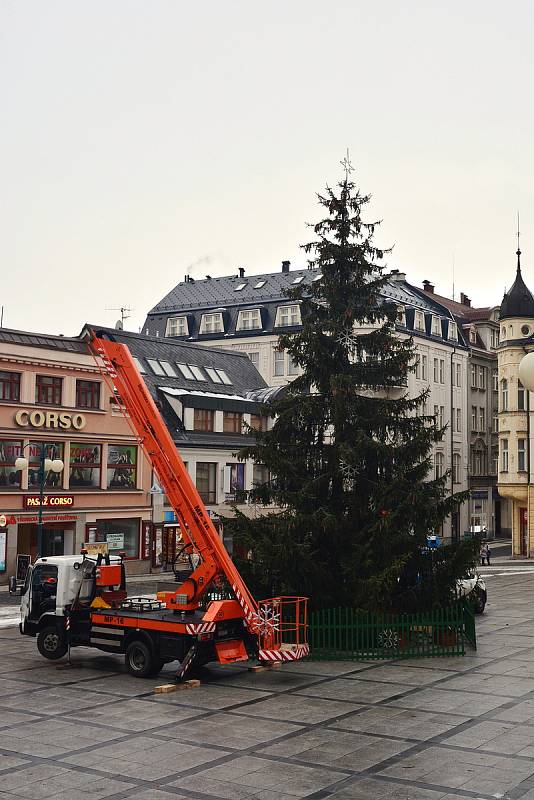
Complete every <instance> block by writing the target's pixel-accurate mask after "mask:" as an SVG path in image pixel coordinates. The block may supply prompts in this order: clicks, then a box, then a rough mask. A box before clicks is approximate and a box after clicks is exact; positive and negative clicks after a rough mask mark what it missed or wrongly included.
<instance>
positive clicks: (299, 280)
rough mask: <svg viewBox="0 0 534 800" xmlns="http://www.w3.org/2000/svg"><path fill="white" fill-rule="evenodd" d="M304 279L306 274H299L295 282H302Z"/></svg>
mask: <svg viewBox="0 0 534 800" xmlns="http://www.w3.org/2000/svg"><path fill="white" fill-rule="evenodd" d="M303 280H304V276H303V275H299V276H298V277H297V278H295V279H294V280H293V283H302V281H303Z"/></svg>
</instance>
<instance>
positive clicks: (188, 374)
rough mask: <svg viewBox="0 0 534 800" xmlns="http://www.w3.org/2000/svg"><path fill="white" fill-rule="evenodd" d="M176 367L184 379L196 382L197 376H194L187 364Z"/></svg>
mask: <svg viewBox="0 0 534 800" xmlns="http://www.w3.org/2000/svg"><path fill="white" fill-rule="evenodd" d="M176 366H177V367H178V369H179V370H180V372H181V373H182V375H183V376H184V378H186V379H187V380H188V381H194V380H195V376H194V375H193V373H192V372H191V370H190V369H189V367H188V365H187V364H176Z"/></svg>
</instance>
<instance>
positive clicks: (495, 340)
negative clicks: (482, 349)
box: [491, 328, 499, 348]
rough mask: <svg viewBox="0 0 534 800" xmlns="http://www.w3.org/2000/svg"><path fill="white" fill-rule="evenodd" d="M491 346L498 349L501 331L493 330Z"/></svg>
mask: <svg viewBox="0 0 534 800" xmlns="http://www.w3.org/2000/svg"><path fill="white" fill-rule="evenodd" d="M491 346H492V347H493V348H496V347H498V346H499V331H498V329H495V328H493V329H492V331H491Z"/></svg>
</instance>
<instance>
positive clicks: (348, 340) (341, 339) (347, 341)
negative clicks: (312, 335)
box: [336, 328, 358, 351]
mask: <svg viewBox="0 0 534 800" xmlns="http://www.w3.org/2000/svg"><path fill="white" fill-rule="evenodd" d="M336 342H337V343H338V344H340V345H341V346H342V347H346V348H347V350H351V351H352V350H354V349H355V348H356V345H357V343H358V338H357V337H356V336H355V335H354V333H353V331H352V328H349V329H348V330H344V331H342V332H341V333H340V334H338V336H337V337H336Z"/></svg>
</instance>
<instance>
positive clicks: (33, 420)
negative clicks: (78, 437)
mask: <svg viewBox="0 0 534 800" xmlns="http://www.w3.org/2000/svg"><path fill="white" fill-rule="evenodd" d="M15 423H16V424H17V425H18V426H19V427H20V428H28V427H30V428H60V429H63V430H70V429H72V428H74V429H75V430H77V431H81V430H82V429H83V428H85V424H86V422H85V416H84V415H83V414H77V413H75V414H69V413H68V412H65V411H40V410H39V409H36V410H35V411H29V410H26V409H20V411H17V413H16V414H15Z"/></svg>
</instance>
